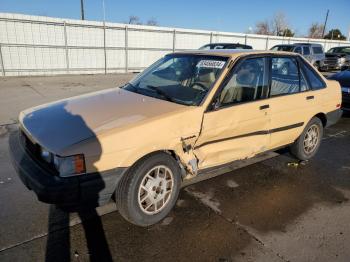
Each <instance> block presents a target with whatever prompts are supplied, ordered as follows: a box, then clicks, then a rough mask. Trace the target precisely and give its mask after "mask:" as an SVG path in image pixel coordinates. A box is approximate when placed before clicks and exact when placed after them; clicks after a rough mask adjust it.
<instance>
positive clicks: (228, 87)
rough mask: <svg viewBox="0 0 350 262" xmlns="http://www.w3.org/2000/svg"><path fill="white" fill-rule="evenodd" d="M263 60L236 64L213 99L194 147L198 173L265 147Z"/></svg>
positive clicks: (266, 114)
mask: <svg viewBox="0 0 350 262" xmlns="http://www.w3.org/2000/svg"><path fill="white" fill-rule="evenodd" d="M267 68H268V67H267V58H265V57H253V58H247V59H244V60H243V61H241V62H239V63H238V64H237V65H236V66H235V67H234V68H233V69H232V70H231V72H230V73H229V74H228V76H227V77H226V79H225V80H224V81H223V83H222V85H221V87H220V88H219V92H218V93H217V95H216V96H215V97H216V98H215V99H216V101H217V106H216V107H214V108H213V109H210V110H209V111H207V112H206V113H204V116H203V124H202V130H201V133H200V136H199V138H198V140H197V142H196V145H195V147H194V152H195V154H196V156H197V158H198V160H199V163H198V167H199V169H204V168H209V167H214V166H218V165H221V164H225V163H229V162H232V161H234V160H238V159H244V158H248V157H252V156H254V155H255V154H257V153H259V152H263V151H265V150H266V149H267V146H268V144H269V138H270V136H269V132H268V130H269V119H270V118H269V103H268V102H269V101H268V99H267V97H268V72H267V70H266V69H267Z"/></svg>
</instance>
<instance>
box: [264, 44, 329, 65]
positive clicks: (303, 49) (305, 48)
mask: <svg viewBox="0 0 350 262" xmlns="http://www.w3.org/2000/svg"><path fill="white" fill-rule="evenodd" d="M271 50H274V51H285V52H294V53H298V54H301V55H302V56H303V57H304V58H305V59H306V60H308V61H309V62H310V63H311V64H312V65H313V66H314V67H316V68H317V70H322V69H323V68H324V60H325V53H324V51H323V47H322V45H320V44H310V43H295V44H282V45H275V46H273V47H272V48H271Z"/></svg>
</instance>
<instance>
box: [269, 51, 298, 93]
mask: <svg viewBox="0 0 350 262" xmlns="http://www.w3.org/2000/svg"><path fill="white" fill-rule="evenodd" d="M271 66H272V68H271V91H270V96H271V97H273V96H278V95H284V94H293V93H298V92H299V70H298V64H297V61H296V59H295V58H292V57H274V58H272V63H271Z"/></svg>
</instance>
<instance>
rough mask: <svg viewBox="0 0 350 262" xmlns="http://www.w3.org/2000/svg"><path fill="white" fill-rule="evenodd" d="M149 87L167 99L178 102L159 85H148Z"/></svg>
mask: <svg viewBox="0 0 350 262" xmlns="http://www.w3.org/2000/svg"><path fill="white" fill-rule="evenodd" d="M147 88H149V89H152V90H154V91H155V92H156V93H157V94H158V95H161V96H162V97H164V98H165V99H166V100H168V101H170V102H174V103H177V102H176V101H175V100H174V99H173V98H172V97H171V96H169V95H168V94H167V93H165V92H164V91H163V90H162V89H159V87H156V86H150V85H148V86H147Z"/></svg>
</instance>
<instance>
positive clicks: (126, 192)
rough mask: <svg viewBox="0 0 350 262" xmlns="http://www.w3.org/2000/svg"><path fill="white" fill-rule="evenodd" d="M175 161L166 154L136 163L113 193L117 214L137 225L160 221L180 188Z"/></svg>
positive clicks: (155, 155)
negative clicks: (114, 193) (114, 194)
mask: <svg viewBox="0 0 350 262" xmlns="http://www.w3.org/2000/svg"><path fill="white" fill-rule="evenodd" d="M180 183H181V176H180V169H179V166H178V164H177V162H176V161H175V160H174V158H173V157H172V156H170V155H169V154H167V153H156V154H152V155H150V156H148V157H145V158H144V159H142V160H140V161H139V162H138V163H136V164H135V166H133V167H132V168H131V169H130V170H129V171H128V173H127V174H126V175H125V177H123V178H122V181H121V182H120V185H119V187H118V189H117V191H116V203H117V207H118V210H119V212H120V214H121V215H122V216H123V217H124V218H125V219H127V220H128V221H129V222H131V223H133V224H135V225H138V226H148V225H152V224H155V223H157V222H159V221H160V220H162V219H163V218H164V217H165V216H166V215H167V214H168V213H169V212H170V210H171V209H172V208H173V206H174V204H175V202H176V200H177V197H178V194H179V189H180Z"/></svg>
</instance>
